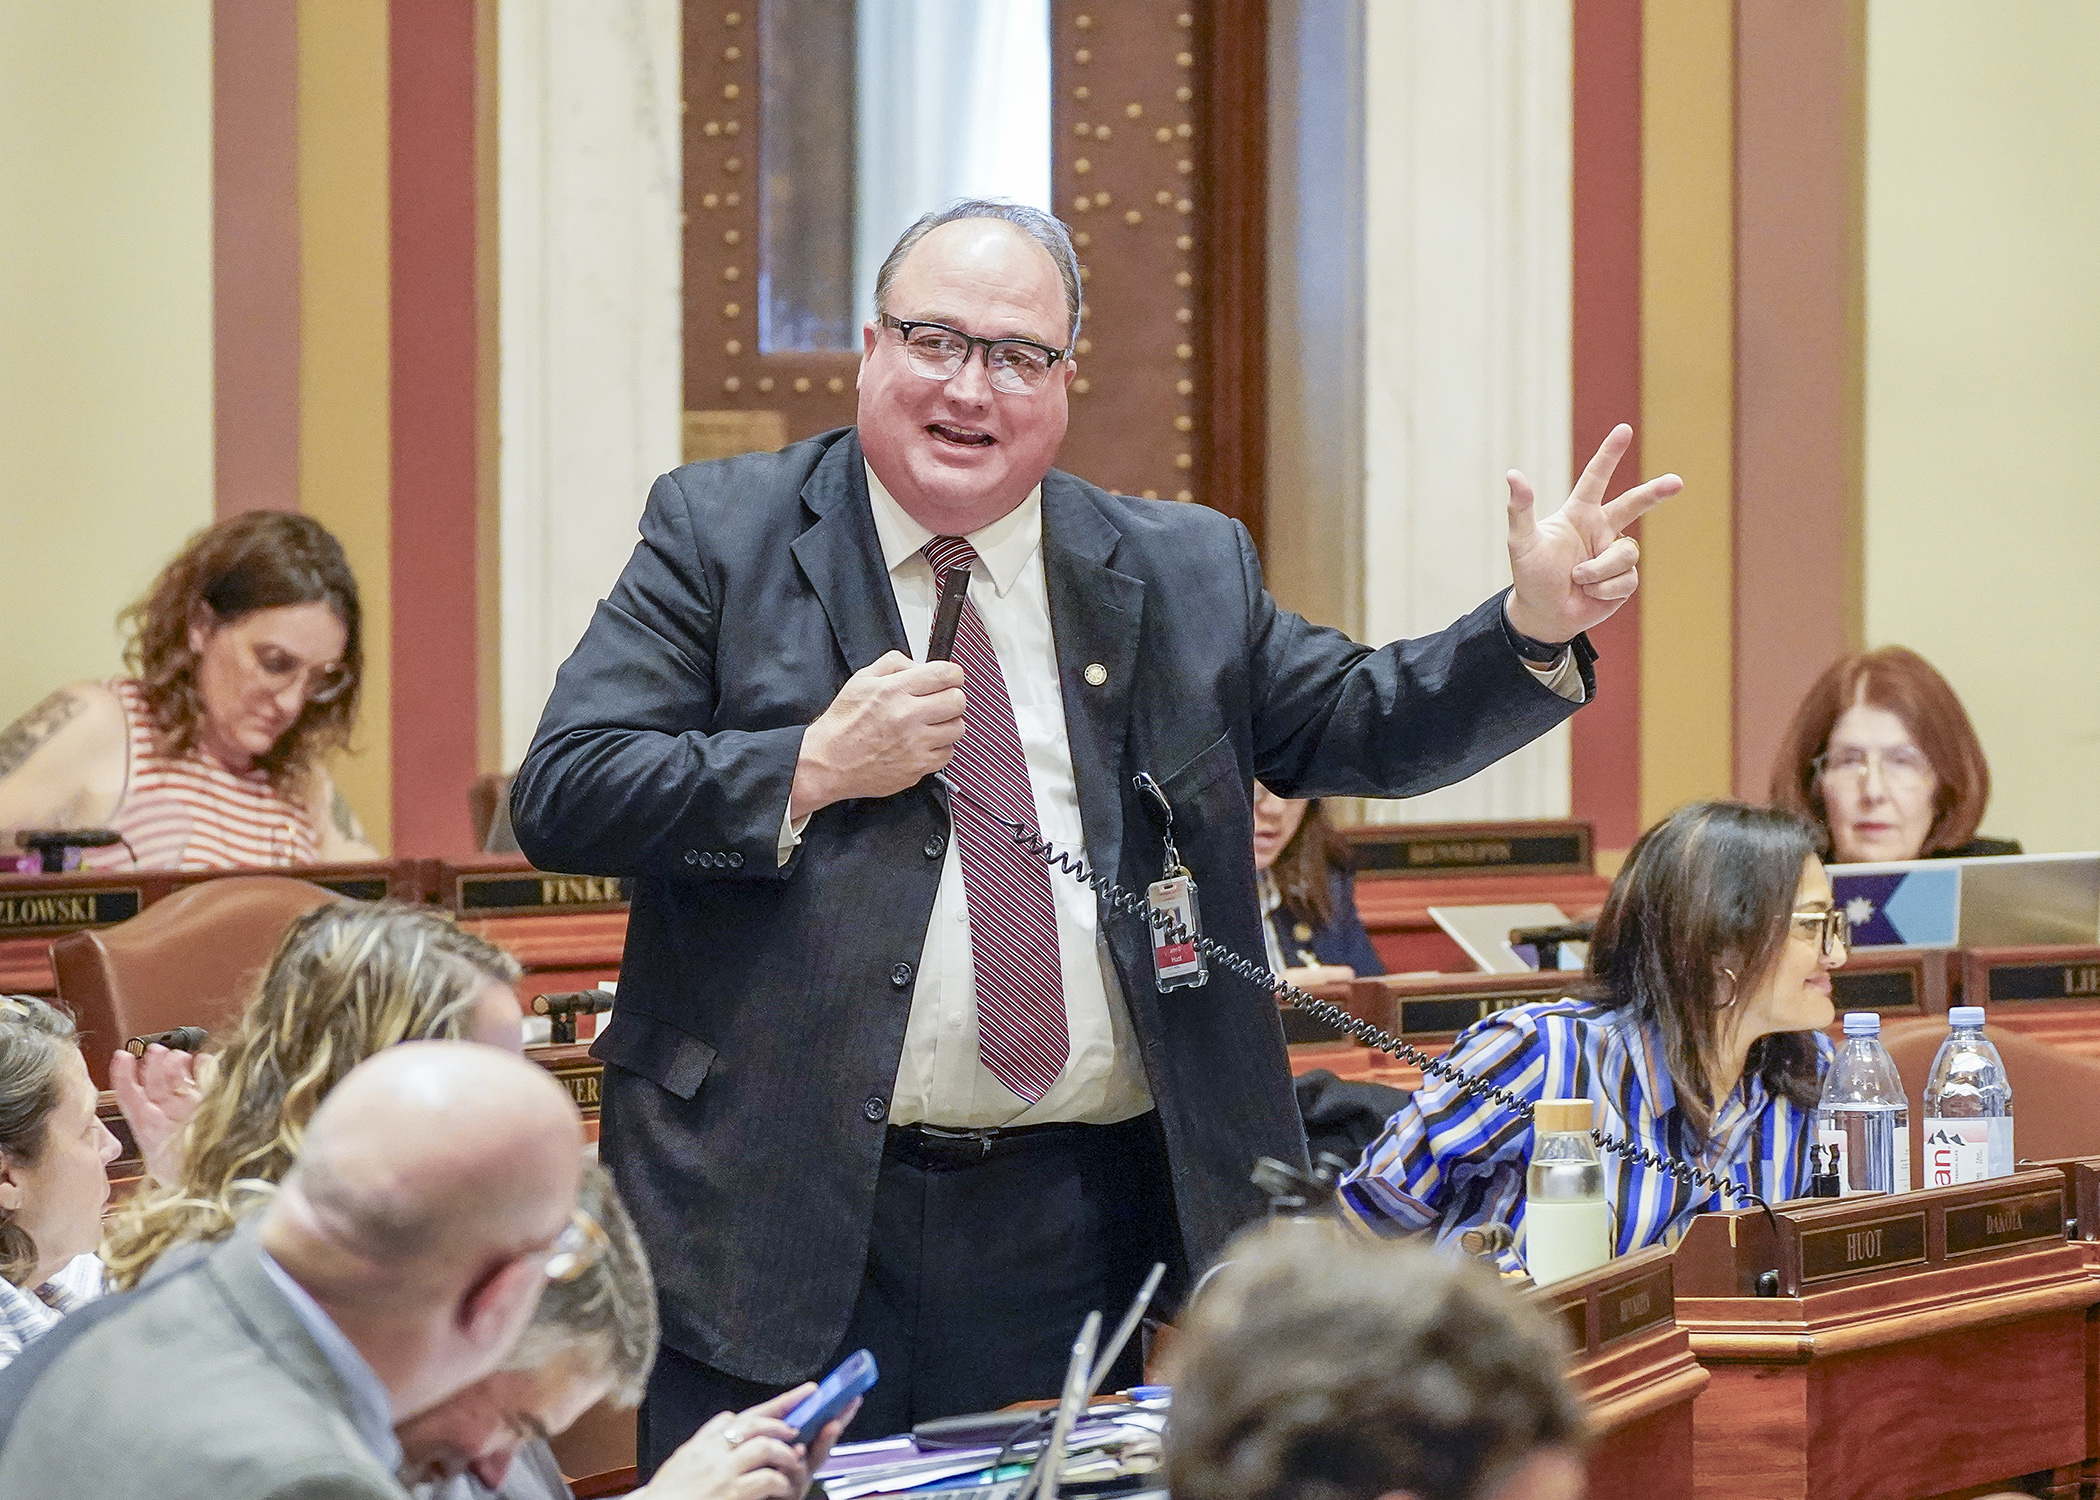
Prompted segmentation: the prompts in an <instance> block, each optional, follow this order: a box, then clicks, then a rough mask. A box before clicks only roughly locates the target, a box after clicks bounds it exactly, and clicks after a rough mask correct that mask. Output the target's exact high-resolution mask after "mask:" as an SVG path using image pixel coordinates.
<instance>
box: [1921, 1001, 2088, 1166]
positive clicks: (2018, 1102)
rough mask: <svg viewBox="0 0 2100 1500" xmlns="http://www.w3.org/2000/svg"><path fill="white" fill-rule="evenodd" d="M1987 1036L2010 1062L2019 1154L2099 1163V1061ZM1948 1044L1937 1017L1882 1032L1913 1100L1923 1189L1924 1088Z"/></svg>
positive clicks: (1994, 1031) (1994, 1030) (2029, 1041)
mask: <svg viewBox="0 0 2100 1500" xmlns="http://www.w3.org/2000/svg"><path fill="white" fill-rule="evenodd" d="M1984 1035H1986V1036H1987V1037H1989V1038H1990V1039H1991V1041H1992V1042H1993V1043H1994V1044H1996V1046H1997V1048H1998V1055H1999V1056H2000V1057H2002V1058H2004V1059H2005V1076H2006V1077H2007V1078H2008V1079H2010V1080H2011V1082H2012V1091H2013V1149H2014V1151H2015V1152H2016V1153H2017V1154H2018V1155H2019V1157H2020V1158H2021V1159H2022V1160H2024V1161H2049V1160H2053V1159H2055V1158H2057V1157H2062V1156H2100V1111H2096V1110H2095V1109H2094V1108H2093V1100H2094V1099H2096V1098H2100V1060H2096V1059H2094V1058H2090V1057H2082V1056H2080V1055H2079V1054H2078V1053H2075V1052H2067V1051H2065V1050H2064V1049H2063V1048H2061V1047H2052V1046H2050V1045H2049V1044H2048V1043H2047V1042H2038V1041H2036V1040H2035V1039H2034V1038H2032V1037H2029V1036H2022V1035H2021V1034H2020V1033H2019V1032H2017V1031H2009V1030H2007V1029H2005V1028H2004V1027H2001V1026H1991V1027H1989V1028H1988V1029H1987V1030H1986V1031H1985V1032H1984ZM1946 1039H1947V1018H1946V1017H1945V1016H1930V1017H1926V1018H1925V1019H1922V1020H1916V1021H1898V1022H1895V1023H1893V1024H1891V1025H1887V1026H1884V1027H1883V1028H1882V1035H1881V1040H1882V1043H1883V1045H1885V1046H1886V1047H1887V1048H1888V1049H1889V1056H1890V1057H1891V1058H1893V1059H1894V1060H1895V1063H1896V1071H1897V1072H1899V1073H1901V1074H1902V1075H1903V1092H1904V1093H1905V1094H1907V1095H1909V1096H1910V1170H1911V1181H1912V1185H1913V1186H1917V1185H1918V1183H1919V1178H1920V1174H1921V1171H1922V1167H1923V1163H1924V1160H1925V1148H1924V1144H1923V1142H1924V1122H1925V1084H1926V1082H1927V1081H1928V1080H1929V1079H1930V1078H1931V1077H1932V1058H1933V1054H1934V1053H1936V1052H1938V1051H1939V1048H1940V1043H1941V1042H1943V1041H1945V1040H1946Z"/></svg>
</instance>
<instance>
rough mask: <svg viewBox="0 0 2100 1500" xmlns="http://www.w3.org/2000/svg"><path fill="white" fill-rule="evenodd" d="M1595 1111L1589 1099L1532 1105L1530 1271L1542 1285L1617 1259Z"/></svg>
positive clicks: (1527, 1182)
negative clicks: (1613, 1256)
mask: <svg viewBox="0 0 2100 1500" xmlns="http://www.w3.org/2000/svg"><path fill="white" fill-rule="evenodd" d="M1594 1110H1595V1106H1594V1105H1592V1104H1591V1103H1590V1101H1589V1100H1587V1099H1541V1100H1540V1101H1539V1102H1538V1103H1537V1104H1535V1105H1533V1106H1532V1112H1531V1128H1532V1144H1531V1167H1530V1170H1529V1171H1527V1172H1526V1173H1525V1176H1524V1269H1525V1270H1526V1271H1528V1272H1530V1273H1531V1279H1532V1282H1533V1283H1534V1284H1535V1285H1538V1286H1545V1285H1546V1284H1547V1283H1548V1282H1553V1281H1565V1280H1566V1279H1567V1278H1568V1277H1570V1276H1579V1275H1581V1274H1582V1273H1583V1272H1584V1271H1587V1270H1589V1269H1591V1268H1592V1267H1594V1266H1601V1265H1603V1264H1604V1263H1605V1262H1606V1261H1608V1260H1610V1259H1611V1209H1610V1207H1609V1206H1608V1205H1607V1204H1606V1203H1605V1201H1604V1164H1603V1162H1601V1161H1599V1160H1598V1158H1597V1147H1596V1144H1595V1143H1594V1142H1593V1141H1591V1140H1590V1134H1589V1133H1590V1126H1591V1124H1592V1119H1593V1114H1594Z"/></svg>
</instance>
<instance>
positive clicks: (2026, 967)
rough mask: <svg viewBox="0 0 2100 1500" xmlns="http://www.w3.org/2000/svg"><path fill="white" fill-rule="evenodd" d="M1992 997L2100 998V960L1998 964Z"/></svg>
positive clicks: (1993, 971) (1992, 971) (2030, 998)
mask: <svg viewBox="0 0 2100 1500" xmlns="http://www.w3.org/2000/svg"><path fill="white" fill-rule="evenodd" d="M1990 988H1991V999H1992V1000H1994V1001H1995V1000H2090V999H2093V998H2095V997H2100V963H2079V964H1999V965H1997V966H1996V967H1994V968H1993V969H1992V970H1991V984H1990Z"/></svg>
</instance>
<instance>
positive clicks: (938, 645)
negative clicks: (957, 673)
mask: <svg viewBox="0 0 2100 1500" xmlns="http://www.w3.org/2000/svg"><path fill="white" fill-rule="evenodd" d="M969 592H970V570H969V569H968V568H950V569H949V570H948V571H947V572H945V573H943V574H942V575H941V602H940V603H939V604H938V605H937V606H935V608H934V611H933V634H932V635H931V636H929V637H928V638H927V641H926V659H927V660H928V661H947V660H948V659H949V658H950V657H952V656H953V655H954V654H955V628H956V626H958V625H960V624H962V609H963V600H964V599H965V598H966V597H968V595H969Z"/></svg>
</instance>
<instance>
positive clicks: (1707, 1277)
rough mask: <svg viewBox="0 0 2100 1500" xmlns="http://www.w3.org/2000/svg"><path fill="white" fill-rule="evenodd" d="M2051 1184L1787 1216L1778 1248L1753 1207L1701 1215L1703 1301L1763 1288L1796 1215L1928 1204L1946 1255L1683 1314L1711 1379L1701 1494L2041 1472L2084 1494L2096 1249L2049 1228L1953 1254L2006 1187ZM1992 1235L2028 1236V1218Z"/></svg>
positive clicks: (1680, 1305)
mask: <svg viewBox="0 0 2100 1500" xmlns="http://www.w3.org/2000/svg"><path fill="white" fill-rule="evenodd" d="M2048 1186H2049V1184H2048V1182H2047V1179H2046V1178H2043V1177H2042V1176H2041V1174H2029V1175H2028V1176H2027V1177H2025V1178H2024V1179H2021V1180H2008V1183H2007V1186H2006V1187H2004V1188H2003V1189H1998V1188H1996V1187H1993V1188H1989V1189H1986V1188H1984V1187H1983V1186H1982V1185H1980V1184H1976V1185H1969V1186H1967V1187H1963V1188H1950V1189H1942V1190H1939V1191H1937V1192H1933V1193H1913V1194H1908V1195H1904V1196H1902V1197H1898V1198H1894V1199H1887V1198H1878V1197H1877V1198H1872V1199H1865V1200H1847V1201H1846V1203H1845V1205H1844V1206H1843V1207H1842V1208H1841V1207H1839V1206H1837V1205H1834V1204H1822V1203H1818V1204H1796V1205H1786V1206H1781V1207H1780V1212H1779V1224H1780V1227H1781V1229H1782V1230H1783V1231H1786V1233H1783V1234H1782V1235H1781V1236H1780V1238H1779V1239H1778V1240H1776V1241H1775V1239H1774V1238H1773V1236H1772V1234H1771V1231H1770V1229H1769V1228H1768V1227H1767V1224H1766V1221H1765V1219H1764V1216H1763V1215H1762V1214H1760V1213H1757V1212H1755V1211H1745V1212H1742V1213H1736V1214H1727V1215H1703V1216H1701V1218H1699V1219H1698V1220H1695V1221H1694V1223H1693V1225H1692V1228H1691V1230H1690V1231H1688V1233H1687V1235H1686V1237H1685V1240H1684V1242H1683V1243H1682V1244H1680V1245H1679V1247H1678V1250H1677V1258H1678V1262H1679V1267H1678V1269H1679V1276H1678V1284H1679V1286H1680V1287H1681V1288H1682V1287H1691V1288H1693V1289H1695V1290H1697V1291H1699V1292H1701V1293H1712V1292H1715V1291H1720V1290H1725V1289H1726V1288H1727V1287H1730V1286H1734V1287H1736V1288H1737V1290H1738V1291H1740V1290H1741V1287H1742V1284H1743V1283H1744V1282H1745V1281H1746V1280H1747V1281H1750V1282H1753V1283H1754V1282H1755V1280H1756V1279H1757V1277H1758V1275H1759V1274H1760V1273H1759V1272H1758V1270H1757V1268H1758V1266H1760V1265H1766V1264H1772V1263H1775V1262H1774V1247H1775V1245H1784V1244H1785V1243H1786V1242H1787V1239H1788V1237H1789V1236H1790V1235H1791V1234H1792V1233H1793V1229H1792V1228H1791V1227H1790V1226H1792V1225H1794V1224H1795V1223H1796V1222H1797V1221H1798V1224H1799V1225H1801V1226H1803V1227H1806V1226H1810V1225H1827V1224H1831V1223H1835V1222H1836V1221H1837V1220H1840V1219H1842V1220H1844V1223H1842V1224H1839V1225H1838V1226H1837V1227H1838V1228H1840V1229H1841V1230H1842V1229H1845V1228H1849V1227H1851V1221H1852V1220H1853V1219H1854V1218H1857V1219H1858V1220H1859V1221H1860V1223H1861V1225H1864V1224H1865V1223H1866V1221H1867V1220H1868V1219H1871V1218H1872V1217H1873V1216H1875V1215H1877V1214H1882V1215H1885V1214H1887V1213H1889V1212H1899V1211H1900V1212H1905V1213H1907V1212H1909V1211H1911V1210H1914V1209H1915V1210H1918V1211H1921V1212H1923V1213H1924V1214H1925V1215H1926V1217H1927V1222H1928V1226H1929V1230H1930V1232H1929V1233H1928V1258H1929V1262H1930V1263H1929V1264H1926V1265H1923V1266H1918V1265H1915V1264H1907V1263H1904V1262H1903V1261H1902V1260H1901V1258H1900V1257H1898V1256H1894V1255H1893V1254H1892V1255H1891V1256H1890V1257H1889V1261H1888V1268H1887V1269H1870V1270H1866V1271H1862V1272H1857V1273H1852V1274H1834V1273H1829V1272H1819V1273H1818V1275H1817V1278H1810V1279H1809V1280H1808V1281H1807V1282H1806V1283H1805V1284H1803V1287H1802V1291H1801V1294H1800V1295H1798V1296H1764V1297H1760V1296H1745V1295H1700V1296H1686V1295H1680V1296H1679V1297H1678V1298H1677V1317H1678V1320H1679V1322H1680V1323H1682V1324H1683V1325H1684V1326H1685V1327H1686V1328H1687V1329H1688V1330H1689V1332H1690V1335H1691V1347H1692V1352H1693V1353H1694V1354H1695V1355H1696V1356H1697V1357H1698V1359H1699V1362H1700V1363H1701V1364H1702V1365H1703V1366H1705V1368H1706V1369H1707V1371H1708V1372H1709V1373H1710V1374H1711V1376H1712V1377H1713V1383H1712V1385H1711V1386H1710V1387H1709V1389H1708V1393H1707V1395H1706V1397H1705V1398H1704V1399H1703V1400H1702V1401H1701V1402H1700V1403H1699V1406H1698V1408H1697V1410H1696V1412H1695V1422H1694V1437H1695V1443H1696V1447H1697V1459H1698V1475H1697V1483H1696V1486H1695V1490H1694V1493H1695V1494H1697V1495H1699V1496H1701V1497H1713V1500H1721V1497H1724V1496H1725V1497H1728V1500H1738V1497H1743V1500H1812V1497H1813V1500H1821V1497H1832V1500H1835V1497H1840V1496H1842V1497H1847V1500H1913V1497H1928V1496H1953V1495H1957V1494H1976V1493H1980V1492H1981V1491H1982V1490H1983V1489H1988V1488H1992V1487H1997V1486H2003V1487H2012V1486H2011V1485H2009V1484H2008V1483H2007V1482H2008V1481H2011V1480H2014V1479H2016V1478H2019V1477H2021V1476H2037V1475H2039V1476H2043V1478H2042V1480H2041V1482H2040V1485H2039V1488H2040V1491H2041V1493H2044V1494H2049V1495H2057V1496H2061V1497H2064V1500H2069V1497H2070V1496H2071V1495H2072V1494H2074V1493H2075V1492H2076V1489H2077V1485H2078V1477H2079V1473H2080V1469H2081V1467H2082V1465H2083V1464H2084V1462H2085V1459H2086V1457H2087V1456H2088V1452H2089V1449H2090V1446H2091V1445H2090V1444H2089V1442H2088V1437H2087V1433H2088V1395H2087V1379H2088V1375H2087V1347H2088V1318H2089V1316H2090V1315H2091V1313H2092V1310H2093V1309H2094V1308H2095V1306H2096V1305H2100V1280H2096V1279H2095V1278H2094V1277H2093V1276H2092V1275H2091V1274H2089V1273H2088V1271H2087V1269H2086V1255H2085V1254H2084V1252H2083V1251H2081V1250H2080V1249H2079V1248H2078V1247H2075V1246H2072V1245H2069V1244H2067V1243H2065V1242H2064V1240H2063V1239H2061V1238H2060V1237H2054V1236H2052V1235H2050V1234H2048V1233H2046V1232H2044V1233H2041V1234H2039V1235H2038V1236H2037V1237H2031V1238H2029V1239H2027V1240H2024V1241H2017V1242H2013V1241H2008V1242H2006V1243H2005V1244H2004V1246H2003V1248H1996V1249H1991V1248H1985V1249H1982V1250H1973V1251H1972V1250H1968V1249H1964V1248H1961V1247H1960V1246H1959V1245H1956V1244H1951V1243H1950V1244H1944V1245H1943V1242H1944V1241H1951V1240H1952V1239H1953V1237H1954V1233H1955V1221H1956V1218H1957V1216H1959V1215H1968V1216H1971V1217H1973V1215H1974V1213H1975V1212H1976V1211H1977V1205H1978V1204H1981V1203H1982V1201H1983V1199H1984V1198H1986V1197H1987V1196H1988V1195H1989V1194H1990V1193H1993V1192H2001V1191H2002V1192H2003V1193H2005V1194H2008V1195H2010V1196H2012V1197H2020V1196H2021V1195H2023V1194H2031V1193H2032V1192H2034V1191H2035V1190H2036V1189H2037V1188H2039V1187H2048ZM2050 1191H2051V1192H2052V1193H2053V1192H2054V1191H2055V1189H2054V1188H2050ZM1972 1200H1974V1201H1972ZM2052 1201H2056V1200H2052ZM1942 1216H1944V1218H1945V1226H1944V1229H1942V1228H1941V1227H1940V1224H1941V1218H1942ZM2051 1222H2054V1221H2053V1220H2051V1219H2050V1217H2049V1216H2048V1215H2046V1214H2045V1215H2043V1217H2042V1223H2043V1224H2044V1225H2046V1224H2048V1223H2051ZM1963 1223H1964V1225H1967V1219H1966V1218H1964V1219H1963ZM1969 1227H1973V1226H1969ZM1987 1228H1989V1229H1990V1230H1992V1232H1997V1233H2000V1234H2006V1233H2012V1234H2014V1235H2015V1236H2016V1235H2017V1232H2018V1225H2017V1221H2015V1224H2014V1228H2013V1230H2012V1231H2007V1230H2005V1228H2004V1226H2002V1225H1999V1226H1990V1225H1988V1224H1987ZM2034 1231H2035V1226H2029V1229H2028V1233H2029V1234H2030V1235H2033V1234H2034ZM1966 1238H1967V1229H1966V1228H1965V1230H1964V1239H1965V1240H1966ZM1802 1243H1803V1249H1802V1250H1801V1252H1799V1253H1801V1254H1804V1255H1805V1254H1807V1250H1806V1244H1807V1241H1806V1240H1804V1241H1803V1242H1802ZM1878 1243H1879V1241H1878V1239H1877V1245H1878ZM1846 1253H1847V1254H1848V1255H1849V1254H1851V1250H1850V1249H1849V1248H1848V1249H1847V1251H1846ZM1876 1253H1877V1254H1878V1253H1879V1251H1878V1250H1877V1251H1876ZM1792 1254H1793V1252H1785V1253H1782V1254H1781V1255H1780V1257H1779V1259H1778V1261H1777V1262H1776V1263H1777V1264H1778V1265H1779V1271H1778V1272H1777V1273H1776V1274H1777V1275H1778V1276H1779V1277H1780V1278H1782V1280H1781V1285H1782V1286H1783V1287H1785V1286H1793V1285H1795V1284H1796V1280H1797V1279H1800V1278H1802V1277H1804V1276H1805V1275H1806V1271H1807V1268H1808V1267H1809V1265H1810V1262H1808V1261H1803V1262H1801V1263H1800V1264H1793V1263H1792V1260H1791V1257H1792ZM1818 1278H1820V1279H1818Z"/></svg>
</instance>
